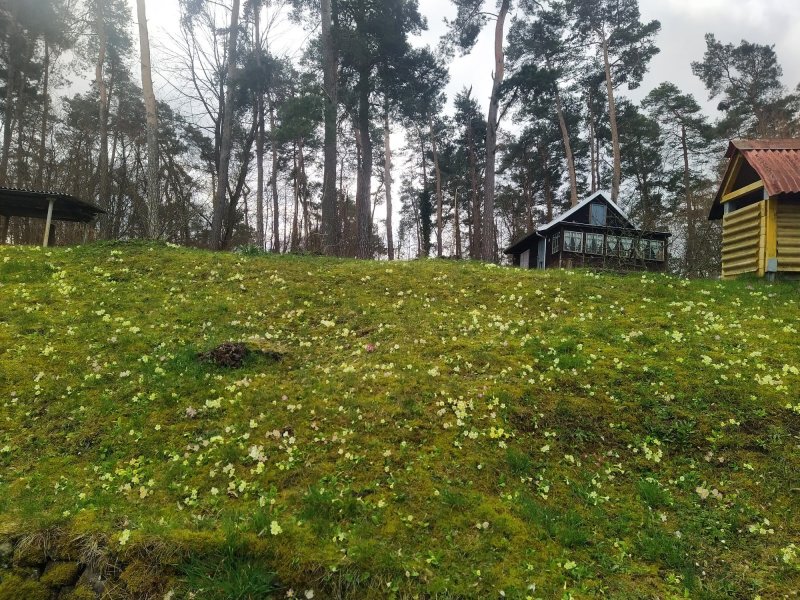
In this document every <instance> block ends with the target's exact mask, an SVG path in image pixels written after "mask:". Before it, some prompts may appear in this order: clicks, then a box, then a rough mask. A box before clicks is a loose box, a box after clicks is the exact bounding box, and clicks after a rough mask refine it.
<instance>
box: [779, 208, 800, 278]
mask: <svg viewBox="0 0 800 600" xmlns="http://www.w3.org/2000/svg"><path fill="white" fill-rule="evenodd" d="M778 271H785V272H795V273H797V272H800V202H789V201H783V202H779V203H778Z"/></svg>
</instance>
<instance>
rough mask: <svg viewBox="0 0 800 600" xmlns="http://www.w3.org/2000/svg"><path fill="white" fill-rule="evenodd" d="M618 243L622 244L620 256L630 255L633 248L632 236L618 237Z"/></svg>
mask: <svg viewBox="0 0 800 600" xmlns="http://www.w3.org/2000/svg"><path fill="white" fill-rule="evenodd" d="M620 243H621V246H622V256H625V257H629V256H630V255H631V250H633V238H629V237H624V238H620Z"/></svg>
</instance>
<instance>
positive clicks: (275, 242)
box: [269, 102, 281, 253]
mask: <svg viewBox="0 0 800 600" xmlns="http://www.w3.org/2000/svg"><path fill="white" fill-rule="evenodd" d="M269 136H270V145H271V146H272V173H271V177H270V186H271V187H272V251H273V252H278V253H279V252H280V251H281V221H280V208H279V206H278V142H277V135H276V130H275V105H274V104H273V103H272V102H270V105H269Z"/></svg>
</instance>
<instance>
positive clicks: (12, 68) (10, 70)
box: [0, 9, 20, 227]
mask: <svg viewBox="0 0 800 600" xmlns="http://www.w3.org/2000/svg"><path fill="white" fill-rule="evenodd" d="M16 17H17V15H16V9H13V10H12V12H11V18H10V24H9V27H10V28H15V27H16ZM14 37H15V32H14V31H9V34H8V38H7V41H6V48H7V51H6V55H7V56H8V62H7V65H6V100H5V103H6V105H5V111H4V114H3V150H2V153H0V185H8V160H9V155H10V154H11V140H12V136H13V129H12V127H13V119H14V81H15V80H16V78H17V68H16V67H17V65H16V60H15V59H16V58H17V57H16V56H14V54H15V51H14V44H13V43H12V40H13V38H14ZM19 126H20V124H19V123H17V127H19ZM7 226H8V224H7V223H6V227H7Z"/></svg>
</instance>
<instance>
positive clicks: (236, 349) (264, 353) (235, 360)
mask: <svg viewBox="0 0 800 600" xmlns="http://www.w3.org/2000/svg"><path fill="white" fill-rule="evenodd" d="M251 355H258V356H260V357H262V358H265V359H267V360H272V361H275V362H280V361H281V360H283V353H282V352H276V351H275V350H265V349H262V348H256V349H254V348H250V347H248V345H247V344H243V343H241V342H225V343H223V344H220V345H219V346H217V347H216V348H214V349H213V350H209V351H208V352H201V353H200V354H198V355H197V357H198V358H199V359H200V360H201V361H204V362H209V363H212V364H215V365H217V366H218V367H225V368H227V369H240V368H242V367H243V366H244V362H245V360H247V358H248V357H249V356H251Z"/></svg>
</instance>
